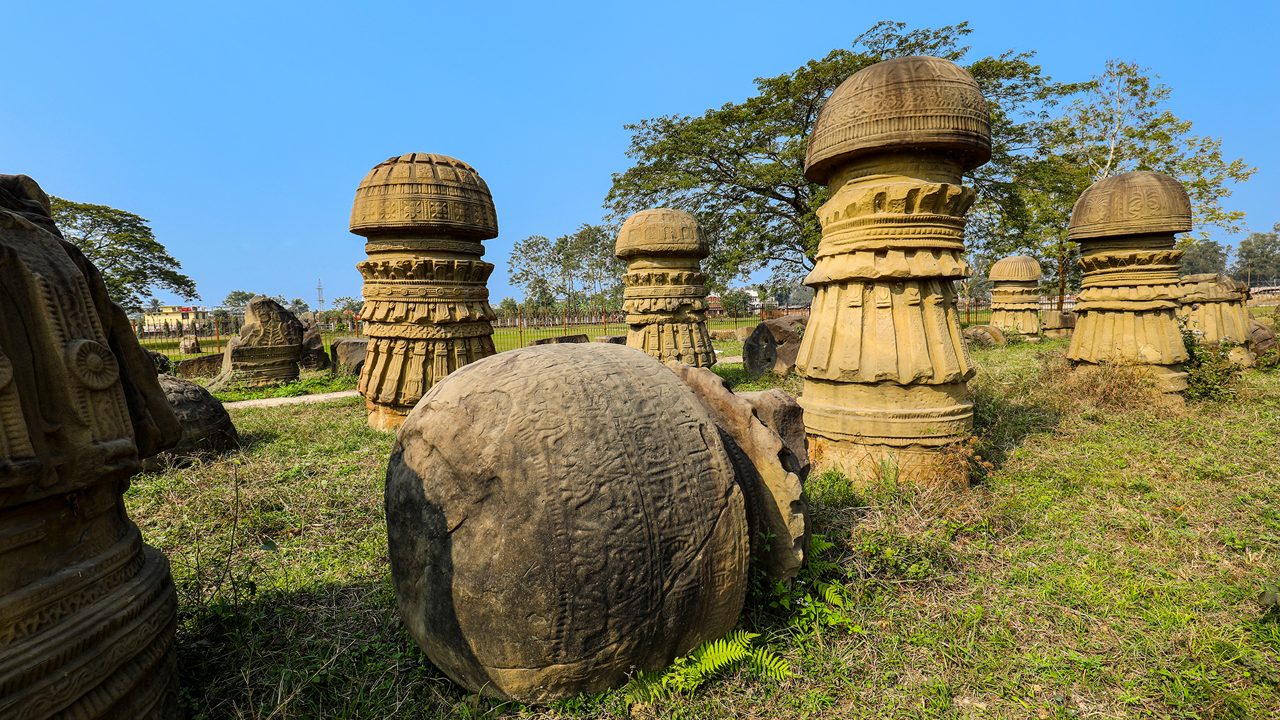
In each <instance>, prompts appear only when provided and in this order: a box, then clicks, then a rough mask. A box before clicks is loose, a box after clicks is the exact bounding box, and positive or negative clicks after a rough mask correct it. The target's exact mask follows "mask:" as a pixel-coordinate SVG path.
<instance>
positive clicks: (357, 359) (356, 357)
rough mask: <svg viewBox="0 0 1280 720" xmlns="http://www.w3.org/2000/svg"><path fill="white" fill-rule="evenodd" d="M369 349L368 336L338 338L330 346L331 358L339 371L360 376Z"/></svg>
mask: <svg viewBox="0 0 1280 720" xmlns="http://www.w3.org/2000/svg"><path fill="white" fill-rule="evenodd" d="M368 350H369V341H368V339H366V338H337V339H336V340H334V341H333V344H332V345H330V347H329V353H330V355H329V359H330V360H331V361H332V362H333V367H334V370H336V371H337V372H340V373H343V374H346V375H356V376H359V375H360V371H361V370H363V369H364V359H365V356H366V354H367V353H368Z"/></svg>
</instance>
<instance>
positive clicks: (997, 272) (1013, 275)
mask: <svg viewBox="0 0 1280 720" xmlns="http://www.w3.org/2000/svg"><path fill="white" fill-rule="evenodd" d="M987 277H988V278H990V279H991V282H1036V281H1037V280H1039V279H1040V263H1039V262H1037V261H1036V259H1035V258H1033V257H1029V256H1027V255H1014V256H1012V257H1007V258H1003V259H1001V260H998V261H996V263H995V264H994V265H992V266H991V272H990V273H988V274H987Z"/></svg>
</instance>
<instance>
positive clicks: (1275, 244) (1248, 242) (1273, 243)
mask: <svg viewBox="0 0 1280 720" xmlns="http://www.w3.org/2000/svg"><path fill="white" fill-rule="evenodd" d="M1231 275H1232V276H1233V277H1235V278H1236V279H1237V280H1243V281H1245V282H1257V281H1259V280H1264V281H1265V280H1273V279H1276V278H1280V223H1276V224H1275V226H1274V227H1272V229H1271V232H1267V233H1259V232H1256V233H1249V237H1247V238H1245V239H1244V240H1241V241H1240V245H1239V247H1237V248H1236V261H1235V264H1233V265H1232V266H1231Z"/></svg>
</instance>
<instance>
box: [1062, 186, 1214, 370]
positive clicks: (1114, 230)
mask: <svg viewBox="0 0 1280 720" xmlns="http://www.w3.org/2000/svg"><path fill="white" fill-rule="evenodd" d="M1190 229H1191V201H1190V200H1189V199H1188V198H1187V191H1186V190H1185V189H1183V187H1182V184H1181V183H1179V182H1178V181H1177V180H1174V179H1173V178H1171V177H1169V176H1168V175H1165V174H1164V173H1159V172H1148V171H1139V172H1130V173H1125V174H1123V175H1116V176H1114V177H1109V178H1106V179H1104V180H1099V181H1098V182H1096V183H1094V184H1093V185H1090V186H1089V189H1088V190H1085V191H1084V193H1083V194H1081V195H1080V199H1079V200H1076V205H1075V207H1074V208H1073V209H1072V211H1071V225H1070V227H1069V228H1068V231H1067V237H1068V238H1070V239H1071V240H1074V241H1076V242H1078V243H1080V247H1081V253H1082V255H1081V257H1080V267H1081V268H1083V270H1084V280H1083V281H1082V283H1081V290H1080V295H1079V296H1078V299H1077V302H1076V308H1075V309H1076V313H1077V314H1078V315H1079V320H1078V321H1077V323H1076V331H1075V334H1073V335H1072V336H1071V346H1070V348H1068V349H1067V358H1068V359H1069V360H1071V361H1073V362H1076V363H1088V364H1098V363H1103V362H1114V363H1129V364H1139V365H1147V366H1150V368H1151V371H1152V373H1153V374H1154V375H1155V376H1156V380H1157V382H1158V384H1159V386H1160V388H1161V389H1162V390H1164V391H1165V392H1170V393H1176V392H1181V391H1183V390H1185V389H1186V387H1187V380H1186V373H1185V372H1183V370H1182V362H1183V361H1185V360H1186V359H1187V350H1186V347H1185V346H1184V345H1183V343H1182V333H1181V331H1180V330H1179V329H1178V318H1177V312H1178V299H1179V297H1180V296H1181V295H1182V290H1181V289H1180V287H1179V284H1178V283H1179V278H1178V261H1179V260H1181V258H1182V251H1181V250H1176V249H1174V235H1175V234H1176V233H1180V232H1187V231H1189V230H1190Z"/></svg>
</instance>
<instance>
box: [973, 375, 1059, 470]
mask: <svg viewBox="0 0 1280 720" xmlns="http://www.w3.org/2000/svg"><path fill="white" fill-rule="evenodd" d="M1061 422H1062V412H1061V410H1060V409H1058V408H1056V407H1054V406H1053V405H1051V404H1049V403H1048V402H1046V401H1045V400H1044V399H1043V398H1040V397H1037V396H1036V395H1034V394H1032V393H1030V392H1028V393H1026V394H1018V393H1016V392H996V391H994V390H993V389H992V388H990V387H988V386H985V385H980V386H978V387H974V388H973V433H974V435H975V436H976V437H977V438H978V444H977V452H978V454H979V455H981V456H982V458H983V459H985V460H986V461H987V462H989V463H990V464H991V466H992V469H999V468H1000V467H1002V466H1003V465H1004V464H1005V462H1006V461H1007V460H1008V459H1009V454H1010V453H1011V452H1013V451H1014V450H1016V449H1017V448H1018V447H1019V446H1020V445H1021V444H1022V442H1023V441H1024V440H1026V438H1027V437H1029V436H1031V435H1034V434H1036V433H1043V432H1051V431H1053V430H1054V428H1056V427H1057V426H1058V425H1059V423H1061Z"/></svg>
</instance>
